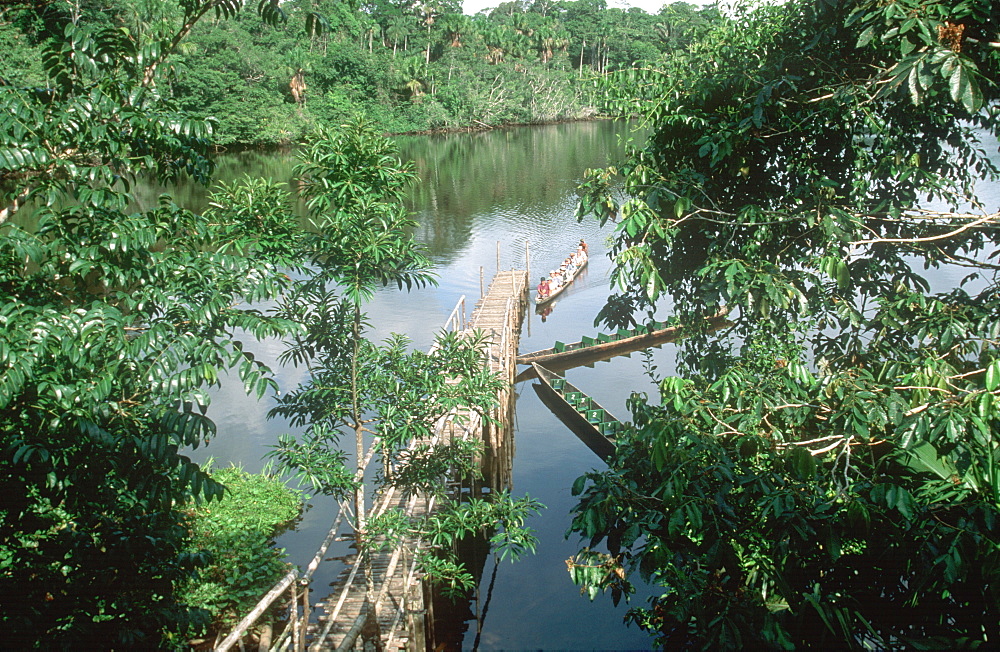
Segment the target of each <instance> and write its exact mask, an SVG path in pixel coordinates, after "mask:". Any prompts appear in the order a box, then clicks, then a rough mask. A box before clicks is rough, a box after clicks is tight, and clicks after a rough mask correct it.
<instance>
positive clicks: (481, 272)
mask: <svg viewBox="0 0 1000 652" xmlns="http://www.w3.org/2000/svg"><path fill="white" fill-rule="evenodd" d="M485 296H486V292H485V291H484V290H483V266H482V265H480V266H479V300H480V301H482V299H483V297H485Z"/></svg>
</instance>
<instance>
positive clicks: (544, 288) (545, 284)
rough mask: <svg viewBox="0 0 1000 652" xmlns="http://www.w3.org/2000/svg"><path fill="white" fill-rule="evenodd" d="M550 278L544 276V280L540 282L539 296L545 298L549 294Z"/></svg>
mask: <svg viewBox="0 0 1000 652" xmlns="http://www.w3.org/2000/svg"><path fill="white" fill-rule="evenodd" d="M549 291H550V290H549V279H547V278H545V277H544V276H543V277H542V280H541V281H540V282H539V283H538V298H539V299H545V298H547V297H548V296H549Z"/></svg>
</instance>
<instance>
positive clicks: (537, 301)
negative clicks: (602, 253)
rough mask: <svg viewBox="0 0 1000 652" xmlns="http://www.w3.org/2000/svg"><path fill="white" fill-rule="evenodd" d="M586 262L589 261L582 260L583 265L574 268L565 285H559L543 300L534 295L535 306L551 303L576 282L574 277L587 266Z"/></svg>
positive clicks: (587, 259)
mask: <svg viewBox="0 0 1000 652" xmlns="http://www.w3.org/2000/svg"><path fill="white" fill-rule="evenodd" d="M588 262H590V259H589V258H584V260H583V264H581V265H578V266H577V268H576V271H575V272H573V277H572V278H570V279H569V280H568V281H566V282H565V283H563V284H562V285H560V286H559V287H557V288H556V289H554V290H552V291H551V292H549V296H547V297H545V298H542V297H540V296H538V295H537V294H536V295H535V305H539V306H541V305H544V304H546V303H548V302H549V301H552V300H553V299H555V298H556V297H557V296H559V295H560V294H562V291H563V290H565V289H566V288H568V287H569V286H570V284H571V283H572V282H573V281H574V280H576V277H577V276H578V275H579V274H580V272H582V271H583V268H584V267H586V266H587V263H588Z"/></svg>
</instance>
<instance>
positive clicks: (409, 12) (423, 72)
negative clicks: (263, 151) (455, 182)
mask: <svg viewBox="0 0 1000 652" xmlns="http://www.w3.org/2000/svg"><path fill="white" fill-rule="evenodd" d="M71 12H72V8H71V7H70V6H63V5H62V3H56V2H53V3H43V4H42V5H41V7H40V8H39V7H30V8H21V9H17V8H14V9H8V10H4V11H0V55H2V56H3V59H4V60H5V61H11V62H13V63H20V62H24V63H25V65H24V66H23V67H22V66H17V65H15V66H10V67H9V69H7V70H5V71H4V73H3V76H4V77H7V78H8V79H9V80H10V82H11V83H14V84H36V83H39V82H40V81H41V76H40V75H38V74H37V73H38V65H37V61H38V60H39V59H40V54H41V49H42V48H43V47H44V46H45V44H47V43H49V42H51V41H52V40H53V39H61V38H62V34H61V33H60V32H59V31H58V29H55V28H54V26H56V25H59V24H60V22H59V21H60V20H63V19H65V18H66V14H69V13H71ZM80 12H81V16H80V20H81V22H83V23H85V24H91V23H92V24H94V25H96V26H99V27H102V28H114V29H115V30H120V31H117V32H116V33H117V35H118V37H119V38H122V37H124V38H126V39H127V38H132V39H136V40H137V41H139V40H144V39H147V38H148V39H163V38H164V35H166V34H169V33H170V28H171V27H172V26H173V25H175V24H176V23H177V22H178V21H179V20H180V10H179V9H177V8H176V7H174V6H173V5H170V4H168V3H159V2H152V1H149V0H102V1H95V2H85V3H81V10H80ZM281 12H282V15H283V16H284V17H285V19H286V24H285V27H284V28H283V29H268V28H265V25H264V24H263V20H264V18H266V17H268V16H264V17H262V16H260V15H258V14H256V13H254V12H241V13H238V14H236V15H234V16H232V17H230V18H229V19H228V20H203V21H200V22H198V23H197V24H195V25H193V28H192V29H191V31H190V33H189V34H187V35H186V37H185V38H184V40H183V42H182V43H181V44H180V47H178V48H176V50H175V51H174V53H173V54H172V56H171V57H170V59H169V60H168V61H167V62H165V65H166V66H168V68H167V70H166V73H167V74H166V75H165V76H164V78H163V79H162V80H161V81H160V90H161V92H162V93H163V94H164V95H166V96H169V97H171V98H173V99H174V100H176V102H177V103H178V106H180V107H181V108H183V109H186V110H188V111H190V112H191V114H192V115H194V116H198V117H202V118H204V117H208V116H211V117H213V118H214V119H215V120H217V127H216V132H215V142H217V143H220V144H230V143H247V144H260V143H285V142H291V141H298V140H300V139H302V138H303V137H305V136H306V135H308V134H311V133H312V132H314V131H315V130H317V129H318V128H320V127H322V126H332V125H336V124H340V123H341V122H343V121H345V120H347V119H348V118H350V117H351V116H354V115H358V114H361V115H364V116H366V117H367V118H368V119H369V120H371V121H373V123H374V124H376V125H377V126H378V127H379V128H380V129H381V130H383V131H390V132H409V131H423V130H428V129H442V128H466V127H471V128H482V127H489V126H496V125H501V124H510V123H536V122H545V121H553V120H563V119H575V118H584V117H590V116H592V115H593V114H594V113H595V112H597V111H602V110H603V109H604V106H603V99H602V96H601V95H598V94H595V89H594V87H593V85H592V76H593V73H594V72H604V71H607V70H618V69H621V68H625V67H630V66H632V65H633V64H634V63H635V62H636V61H645V60H649V61H652V60H655V59H657V58H658V57H659V56H660V55H661V54H663V53H664V52H668V51H672V50H675V49H680V48H683V47H684V46H685V45H686V44H687V43H688V41H689V39H690V37H691V35H692V34H693V33H695V32H697V31H699V30H701V29H703V28H704V25H705V24H707V23H708V22H710V21H711V20H713V19H714V18H715V17H716V16H717V14H716V13H715V11H714V10H712V9H706V10H698V8H697V7H695V6H693V5H689V4H686V3H682V2H681V3H675V4H673V5H669V6H667V7H665V8H664V9H663V11H661V12H660V14H658V15H656V16H651V15H648V14H646V13H645V12H643V11H641V10H638V9H631V10H628V11H623V10H621V9H615V8H609V7H608V6H607V3H606V2H604V0H560V1H559V2H552V3H537V4H532V3H527V2H507V3H503V4H501V5H500V6H499V7H497V8H496V9H495V10H493V11H492V12H490V13H489V14H485V13H484V14H480V15H477V16H474V17H470V16H465V15H463V14H462V13H461V7H460V5H459V4H458V3H456V2H444V3H417V4H410V5H407V4H405V3H399V2H387V1H385V0H377V1H373V2H367V3H362V6H361V8H360V10H353V9H351V8H350V6H349V4H347V3H344V2H338V1H334V0H322V1H317V0H313V1H309V2H306V1H304V0H296V1H294V2H285V3H281ZM317 15H320V16H322V18H323V21H322V22H323V23H324V24H325V27H326V29H325V30H324V31H322V32H321V33H314V34H313V35H312V36H310V37H309V39H308V41H305V40H304V39H303V38H302V37H301V36H300V35H301V33H302V28H303V27H313V26H315V25H318V24H319V21H317V20H316V16H317ZM307 23H308V24H307Z"/></svg>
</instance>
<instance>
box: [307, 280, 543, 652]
mask: <svg viewBox="0 0 1000 652" xmlns="http://www.w3.org/2000/svg"><path fill="white" fill-rule="evenodd" d="M527 301H528V275H527V272H525V271H517V270H515V271H502V272H498V273H497V275H496V277H494V279H493V282H492V283H491V284H490V287H489V290H488V291H487V292H486V295H485V296H484V297H483V298H482V299H481V300H480V301H479V303H478V304H477V305H476V308H475V310H474V311H473V313H472V316H471V317H470V319H469V321H468V322H467V323H464V319H459V323H458V324H457V326H458V327H457V328H456V330H461V331H463V332H466V333H472V332H473V331H474V330H480V331H483V332H484V333H485V334H486V335H487V336H488V338H487V339H488V342H489V344H488V347H487V352H486V358H487V360H486V362H487V363H488V365H489V368H490V370H492V371H493V372H494V373H496V374H497V375H499V376H500V377H502V378H504V379H505V380H507V383H506V384H505V387H504V389H502V390H501V391H500V395H499V399H500V400H499V406H498V407H497V413H496V414H495V415H494V416H495V417H496V418H497V419H498V421H500V422H501V423H507V422H509V415H510V414H512V411H513V381H514V376H515V372H516V364H515V358H516V356H517V346H518V340H519V338H520V330H521V322H522V321H523V319H524V314H525V309H526V307H527ZM464 412H465V414H453V415H451V416H449V417H446V418H444V419H442V420H441V421H440V422H439V423H438V426H437V428H436V431H435V433H434V435H433V437H432V438H431V439H430V440H429V441H425V442H415V443H430V444H436V443H444V442H447V441H449V440H451V439H452V438H455V437H458V438H478V439H480V440H482V441H483V442H484V445H485V448H486V451H487V455H486V457H487V458H489V459H490V463H491V464H493V465H494V466H495V465H497V463H498V462H497V455H499V456H501V457H503V458H508V459H507V460H506V461H507V462H508V465H507V467H506V468H508V469H509V468H510V467H509V462H510V460H509V458H510V457H511V456H512V455H513V451H512V450H511V449H512V447H511V446H503V439H504V438H503V432H504V429H503V426H501V427H499V428H497V427H489V424H486V423H483V422H482V421H481V420H480V419H479V418H478V415H477V414H476V413H475V412H474V411H472V410H467V411H464ZM507 426H508V428H509V423H508V424H507ZM500 465H501V466H503V460H501V461H500ZM486 475H487V476H491V475H495V474H493V473H487V474H486ZM508 482H509V479H508ZM491 488H492V489H496V488H497V487H491ZM387 509H402V510H405V511H406V513H407V514H409V515H411V516H415V517H419V516H421V515H422V514H426V513H429V512H430V511H432V510H433V509H434V500H433V498H428V497H426V496H413V497H410V498H408V499H407V498H405V497H404V496H401V495H399V493H398V492H395V491H386V492H384V493H383V494H382V495H380V496H378V497H376V500H375V504H374V506H373V507H372V513H373V514H379V513H382V512H384V511H385V510H387ZM420 545H421V542H420V541H419V540H409V541H406V542H404V543H403V544H402V545H400V546H399V547H398V548H396V549H394V550H385V551H382V552H377V553H373V555H372V558H371V560H370V567H371V582H372V586H371V588H370V589H368V588H366V585H367V581H366V577H365V576H366V574H365V572H364V571H363V569H362V566H363V565H364V564H359V563H358V559H357V557H356V556H355V557H353V558H351V559H349V560H347V566H346V567H345V568H344V570H343V572H342V573H341V575H340V576H339V577H338V578H337V580H336V582H335V583H334V585H333V591H332V593H331V594H330V595H329V596H328V597H326V598H325V599H324V600H322V601H321V602H319V603H318V604H317V605H316V608H318V609H321V613H320V614H319V615H318V618H317V623H316V624H314V625H312V626H310V627H309V633H308V635H307V636H306V637H304V638H308V639H309V643H308V646H309V649H310V650H316V651H319V650H352V649H384V650H417V651H419V652H422V651H423V650H425V649H426V648H427V646H428V643H429V642H430V641H432V640H433V632H432V620H433V618H432V615H431V613H430V612H431V609H430V600H429V597H428V595H429V594H428V589H427V587H426V586H425V585H424V582H423V581H422V579H421V577H420V574H419V572H418V571H417V569H416V563H415V560H414V555H413V552H414V551H415V550H416V549H418V548H419V546H420ZM369 595H371V596H374V608H373V609H372V608H371V605H370V604H369V601H368V600H367V598H366V596H369ZM371 613H374V614H376V616H377V623H378V625H377V627H375V626H374V625H373V623H372V622H371V620H370V619H369V618H368V617H367V616H368V614H371ZM376 639H377V640H379V641H380V643H379V644H375V640H376ZM364 641H367V642H364ZM305 643H306V641H301V642H300V643H299V646H301V647H300V649H301V648H304V647H305Z"/></svg>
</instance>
